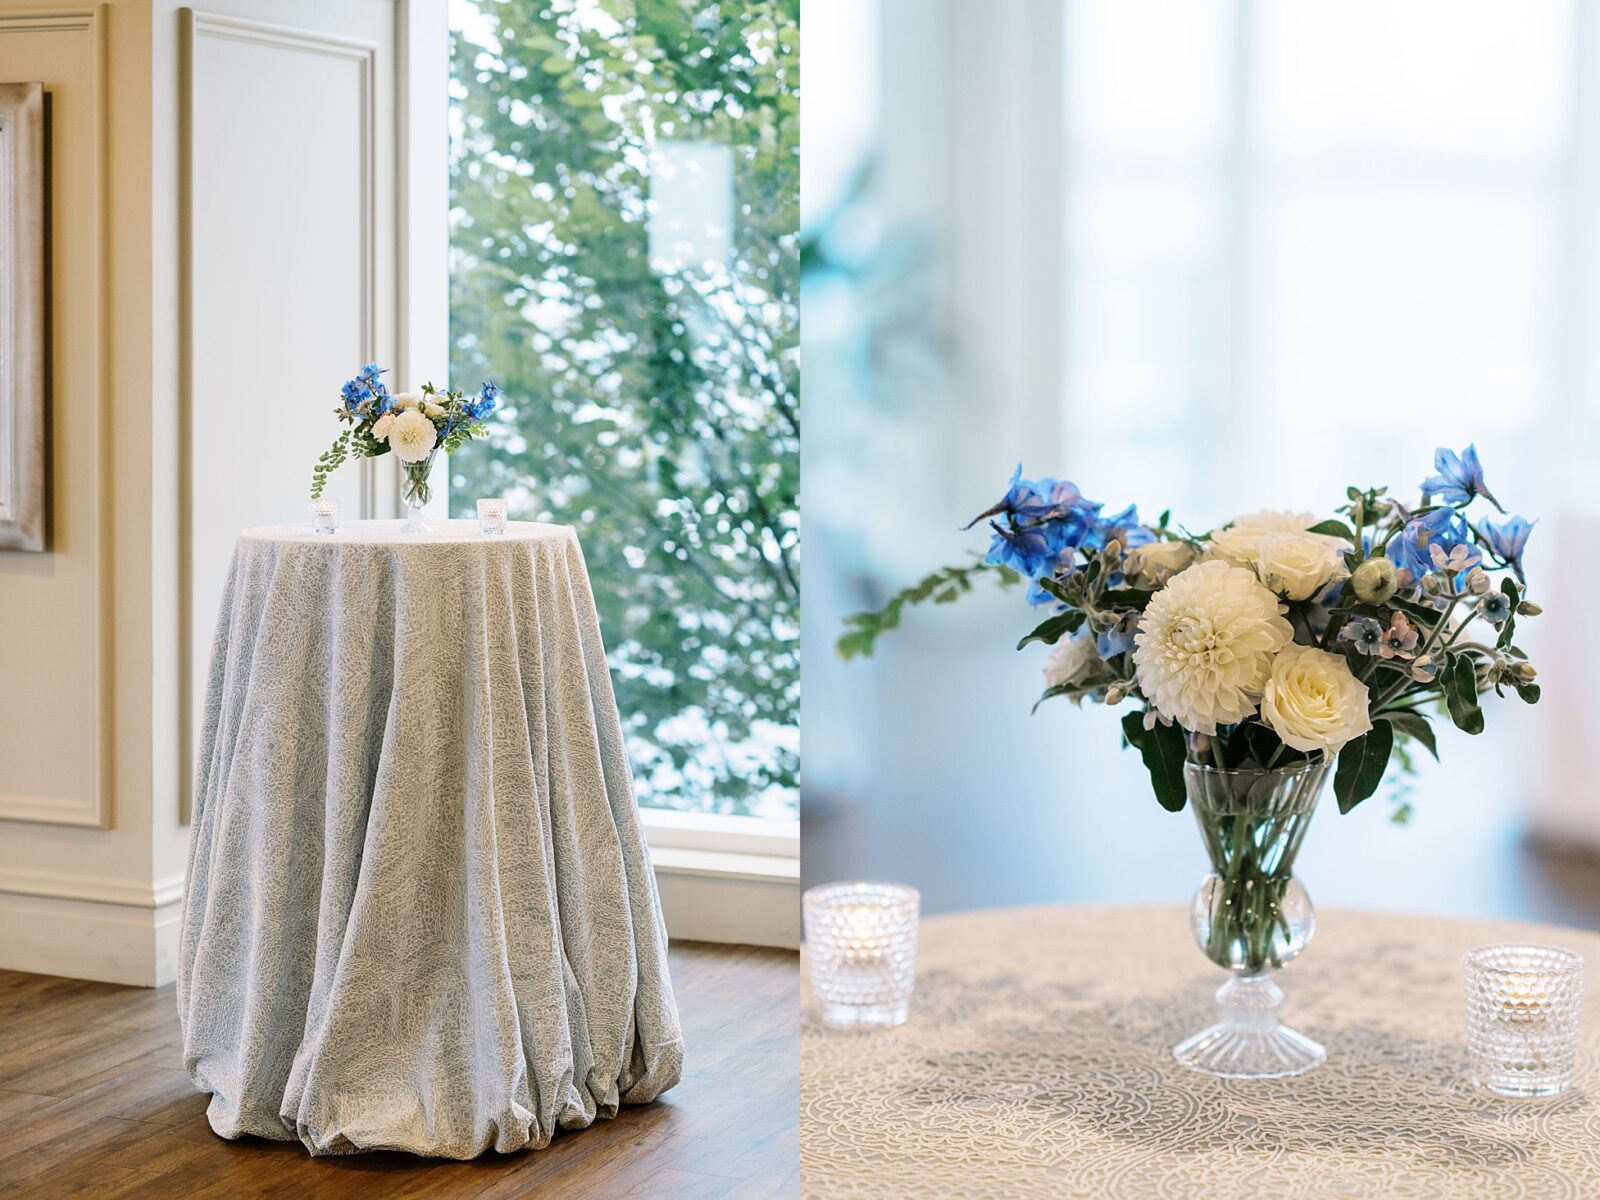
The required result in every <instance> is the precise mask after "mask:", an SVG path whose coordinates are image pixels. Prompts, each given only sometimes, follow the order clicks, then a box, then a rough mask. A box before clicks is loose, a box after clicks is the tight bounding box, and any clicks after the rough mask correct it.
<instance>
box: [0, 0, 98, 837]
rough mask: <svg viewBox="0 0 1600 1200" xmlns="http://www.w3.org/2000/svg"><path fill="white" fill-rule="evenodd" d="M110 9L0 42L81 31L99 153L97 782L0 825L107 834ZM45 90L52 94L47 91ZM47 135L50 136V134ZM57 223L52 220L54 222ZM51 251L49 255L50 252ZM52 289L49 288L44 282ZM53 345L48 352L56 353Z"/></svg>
mask: <svg viewBox="0 0 1600 1200" xmlns="http://www.w3.org/2000/svg"><path fill="white" fill-rule="evenodd" d="M105 20H106V19H105V7H104V6H103V5H100V6H96V7H93V8H86V9H83V10H82V11H79V12H63V13H0V38H4V37H12V36H17V35H23V34H34V33H56V34H59V33H76V34H81V35H82V36H83V37H84V38H85V39H86V41H87V51H88V57H89V60H90V63H91V70H90V76H89V84H88V86H89V87H90V89H91V90H92V97H93V102H92V105H93V110H94V121H93V126H94V148H93V152H92V155H91V157H92V158H93V160H94V170H95V180H94V185H95V220H94V224H95V230H94V297H93V300H92V303H91V306H90V307H91V308H92V311H93V312H94V321H95V328H94V332H93V336H92V337H91V338H90V339H89V342H90V344H91V345H92V346H93V348H94V355H95V366H94V371H93V376H94V380H95V390H96V395H95V398H94V417H95V429H94V436H95V442H94V445H95V479H96V488H95V498H94V501H93V505H94V512H95V537H94V551H93V562H94V577H93V578H94V582H93V590H94V593H95V621H94V630H93V637H94V666H93V670H92V677H91V688H92V692H93V695H94V698H95V701H94V725H95V728H94V737H93V739H92V746H93V750H92V754H93V765H92V768H91V772H90V777H91V778H92V779H93V781H94V782H93V785H92V787H91V790H90V793H89V794H88V795H84V796H23V795H4V794H0V820H4V821H28V822H33V823H37V824H43V825H71V826H80V827H89V828H94V829H109V828H110V827H111V824H112V820H113V814H114V808H115V805H114V796H115V792H114V786H115V785H114V782H113V781H114V778H115V776H114V774H113V759H114V743H113V736H114V714H113V708H112V691H111V689H112V671H111V666H110V664H111V662H112V656H113V655H114V653H115V646H114V642H113V633H114V623H113V620H112V617H113V613H114V612H115V597H114V596H113V595H112V579H113V572H112V569H111V550H112V537H111V534H112V529H113V524H112V509H111V503H112V489H111V488H109V487H106V486H104V485H103V482H102V481H103V480H104V478H105V474H106V466H107V464H108V463H110V462H111V419H112V417H111V414H112V398H111V376H110V372H111V346H110V336H111V322H110V319H109V310H108V306H109V304H110V292H111V288H110V279H109V276H110V263H111V252H110V246H111V209H110V194H111V162H110V152H111V140H110V138H109V136H108V134H107V130H108V121H109V112H108V107H107V91H108V88H107V67H106V46H105V35H104V29H105ZM47 93H48V89H47ZM46 136H47V137H49V136H52V131H49V130H47V131H46ZM52 226H53V222H52ZM47 253H48V250H47ZM47 286H49V285H48V283H47ZM54 350H55V347H54V346H51V347H49V348H48V351H47V353H53V352H54Z"/></svg>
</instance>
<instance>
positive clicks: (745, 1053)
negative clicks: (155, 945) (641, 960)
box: [0, 942, 800, 1200]
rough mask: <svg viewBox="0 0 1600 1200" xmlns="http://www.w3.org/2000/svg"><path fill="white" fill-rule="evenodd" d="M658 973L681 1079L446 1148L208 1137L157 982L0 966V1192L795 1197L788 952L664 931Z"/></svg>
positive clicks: (169, 995)
mask: <svg viewBox="0 0 1600 1200" xmlns="http://www.w3.org/2000/svg"><path fill="white" fill-rule="evenodd" d="M672 980H673V987H674V990H675V991H676V993H677V998H678V1010H679V1013H680V1014H681V1016H682V1019H683V1026H684V1041H685V1045H686V1053H687V1062H686V1066H685V1074H684V1079H683V1082H682V1083H681V1084H679V1085H678V1086H677V1087H676V1088H674V1089H672V1090H671V1091H670V1092H668V1093H667V1094H666V1095H665V1096H663V1097H662V1098H661V1099H660V1100H658V1101H657V1102H656V1103H654V1104H651V1105H646V1106H642V1107H624V1108H623V1110H622V1113H621V1115H619V1116H618V1117H617V1119H616V1120H614V1121H597V1122H596V1123H595V1124H594V1125H593V1126H591V1127H590V1128H589V1129H586V1130H582V1131H580V1132H575V1133H558V1134H557V1135H556V1138H555V1140H554V1141H553V1142H551V1144H550V1146H549V1147H548V1148H547V1149H544V1150H533V1151H522V1152H520V1153H517V1154H510V1155H498V1154H495V1153H493V1152H490V1153H488V1154H486V1155H484V1156H483V1157H481V1158H478V1159H475V1160H473V1161H471V1162H452V1161H449V1160H446V1159H418V1158H413V1157H411V1156H409V1155H403V1154H391V1153H379V1154H358V1155H350V1156H346V1157H335V1158H317V1159H313V1158H311V1157H310V1156H309V1155H307V1153H306V1151H305V1150H304V1148H303V1147H301V1146H300V1144H299V1143H298V1142H269V1141H262V1140H258V1139H255V1138H244V1139H241V1140H239V1141H233V1142H230V1141H225V1140H224V1139H222V1138H219V1137H217V1136H216V1135H215V1134H213V1133H212V1132H211V1127H210V1126H209V1125H207V1124H206V1118H205V1108H206V1099H207V1098H206V1097H205V1096H202V1095H201V1094H199V1093H198V1092H196V1091H195V1090H194V1086H193V1085H192V1084H191V1083H190V1082H189V1079H188V1077H187V1076H186V1075H185V1074H184V1073H183V1070H182V1066H183V1064H182V1053H181V1049H180V1040H179V1035H178V1013H177V1005H176V1001H175V1000H174V998H173V992H172V988H171V987H170V986H168V987H164V988H158V989H155V990H153V991H152V990H150V989H145V988H126V987H117V986H114V985H111V984H102V983H85V982H83V981H81V980H74V979H58V978H55V977H52V976H47V975H24V974H20V973H17V972H8V971H0V1200H24V1198H26V1200H34V1198H35V1197H37V1198H39V1200H53V1198H54V1197H68V1196H83V1197H91V1196H92V1197H107V1198H109V1197H118V1198H123V1197H146V1196H148V1197H152V1198H160V1200H235V1198H239V1200H243V1198H246V1197H275V1198H279V1200H320V1198H322V1197H341V1196H350V1197H362V1198H364V1200H365V1198H368V1197H372V1198H375V1200H376V1198H383V1200H388V1198H390V1197H396V1198H400V1197H405V1198H410V1197H419V1198H420V1197H456V1196H460V1197H479V1198H481V1200H491V1198H494V1200H499V1198H503V1197H521V1196H549V1197H561V1198H562V1200H585V1198H590V1197H593V1198H596V1200H598V1198H601V1197H604V1198H605V1200H630V1198H635V1197H637V1198H639V1200H678V1198H682V1200H691V1198H692V1200H714V1198H727V1200H763V1198H772V1200H778V1198H786V1197H797V1196H799V1194H800V1148H799V1137H798V1126H799V1091H800V1057H799V1043H798V1034H799V963H798V958H797V956H796V955H795V954H793V953H791V952H788V951H782V950H758V949H753V948H748V947H738V946H711V945H705V944H701V943H693V942H686V943H674V944H673V947H672Z"/></svg>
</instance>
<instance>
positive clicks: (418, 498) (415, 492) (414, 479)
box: [400, 447, 439, 533]
mask: <svg viewBox="0 0 1600 1200" xmlns="http://www.w3.org/2000/svg"><path fill="white" fill-rule="evenodd" d="M438 453H439V450H438V448H437V447H435V448H434V449H433V450H431V451H429V452H428V457H427V458H424V459H422V460H420V461H418V462H403V463H401V464H400V499H401V501H402V502H403V503H404V504H405V506H406V523H405V531H406V532H407V533H427V532H428V526H427V525H425V524H423V521H422V509H423V507H424V506H425V505H426V504H427V503H428V501H430V500H432V499H433V485H432V484H431V483H429V482H428V476H429V475H430V474H432V472H433V459H434V456H435V455H437V454H438Z"/></svg>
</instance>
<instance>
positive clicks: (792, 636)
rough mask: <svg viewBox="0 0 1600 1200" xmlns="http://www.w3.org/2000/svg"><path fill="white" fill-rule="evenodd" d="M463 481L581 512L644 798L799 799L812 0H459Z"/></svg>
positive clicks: (519, 511) (524, 511)
mask: <svg viewBox="0 0 1600 1200" xmlns="http://www.w3.org/2000/svg"><path fill="white" fill-rule="evenodd" d="M451 15H452V29H453V35H454V57H453V63H454V65H453V72H454V78H453V83H452V89H451V95H452V113H451V149H452V167H451V170H452V195H451V227H452V231H451V281H452V283H451V356H452V362H451V372H452V378H453V379H454V380H456V381H457V382H458V384H460V385H461V386H466V385H467V384H469V383H470V384H471V385H472V386H476V383H477V381H478V380H480V379H488V378H493V379H494V381H495V382H496V383H498V384H499V385H500V387H501V389H502V392H503V396H504V401H503V404H504V407H503V408H502V410H501V411H500V413H498V414H497V418H498V421H499V425H500V427H499V428H498V429H497V430H496V433H495V436H494V437H493V438H491V439H489V440H488V441H487V442H486V443H481V444H474V446H473V447H472V451H471V453H467V454H461V455H458V456H457V457H456V459H455V460H454V461H452V463H451V472H452V477H451V496H452V505H453V507H455V508H456V509H457V510H458V511H459V512H461V513H468V512H470V511H471V509H472V505H473V502H474V500H475V499H476V498H477V497H479V496H484V495H502V494H503V495H505V496H506V497H507V499H508V500H509V502H510V507H511V510H512V515H513V516H514V517H517V518H521V519H532V520H544V521H558V522H563V523H568V524H572V525H575V526H576V527H577V528H578V532H579V536H580V538H581V540H582V542H583V548H584V553H585V556H586V558H587V560H588V564H589V571H590V575H591V577H592V579H593V581H594V590H595V600H596V603H597V604H598V606H599V609H600V618H601V624H602V628H603V629H604V631H605V634H606V639H607V643H608V648H609V651H610V655H611V666H612V671H613V678H614V680H615V683H616V688H617V702H618V707H619V708H620V710H621V712H622V717H623V723H624V727H625V729H626V732H627V736H628V745H629V751H630V755H631V757H632V761H633V770H634V780H635V786H636V789H637V792H638V798H639V802H640V803H641V804H642V805H646V806H654V807H660V808H673V809H679V810H685V811H689V812H699V813H724V814H736V815H745V816H756V817H768V818H779V819H792V818H794V816H795V815H796V812H797V791H798V769H799V731H798V710H799V600H800V598H799V561H798V551H799V514H798V491H799V433H800V430H799V410H798V382H799V349H798V323H799V314H798V294H797V289H798V273H799V249H798V242H797V238H796V232H795V231H796V229H797V226H798V200H799V194H798V193H799V183H798V181H799V174H798V171H799V162H798V141H799V94H798V79H799V75H798V72H799V66H798V57H799V43H798V20H799V3H798V0H773V2H772V3H740V4H738V5H721V4H717V3H712V2H708V3H705V4H703V5H700V6H698V7H696V6H695V5H692V4H683V3H679V2H678V0H637V2H635V0H566V2H563V0H475V2H474V0H453V3H452V8H451Z"/></svg>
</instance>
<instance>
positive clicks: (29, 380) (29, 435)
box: [0, 83, 47, 551]
mask: <svg viewBox="0 0 1600 1200" xmlns="http://www.w3.org/2000/svg"><path fill="white" fill-rule="evenodd" d="M44 104H45V101H44V85H43V84H41V83H0V551H6V550H24V551H43V550H44V549H45V548H46V529H45V523H46V511H45V478H46V470H47V464H46V461H45V453H46V437H45V405H46V396H45V391H46V358H45V355H46V347H45V329H46V320H45V234H44V230H45V189H46V186H47V181H46V178H45V143H44V138H45V128H44V126H45V114H44Z"/></svg>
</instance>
